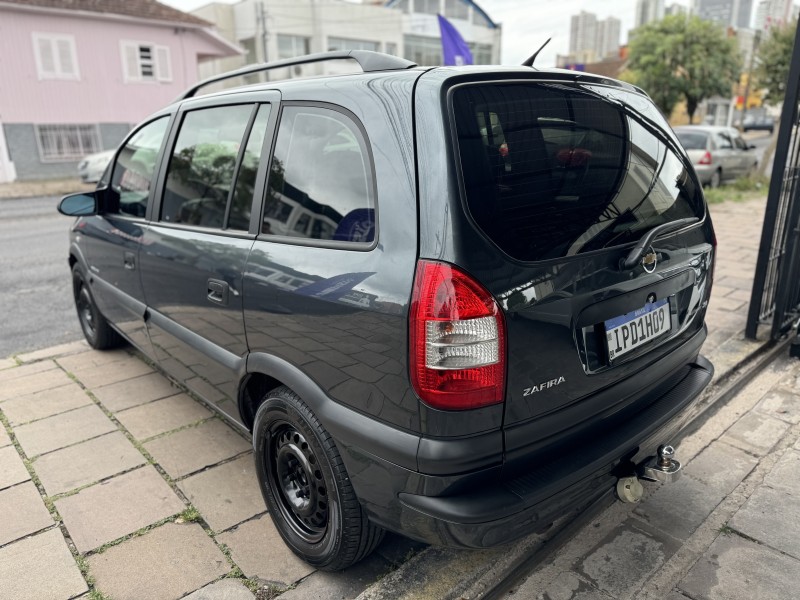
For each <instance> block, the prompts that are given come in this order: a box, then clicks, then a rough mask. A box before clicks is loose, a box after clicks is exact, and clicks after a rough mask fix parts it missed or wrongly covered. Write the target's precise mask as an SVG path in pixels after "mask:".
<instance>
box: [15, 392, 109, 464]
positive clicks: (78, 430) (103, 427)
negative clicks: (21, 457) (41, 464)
mask: <svg viewBox="0 0 800 600" xmlns="http://www.w3.org/2000/svg"><path fill="white" fill-rule="evenodd" d="M116 429H117V426H116V425H114V423H113V422H112V421H111V420H110V419H109V418H108V417H107V416H105V414H103V411H102V410H100V409H99V408H98V407H97V406H96V405H95V404H91V405H89V406H84V407H83V408H76V409H75V410H71V411H69V412H66V413H63V414H60V415H55V416H53V417H48V418H46V419H40V420H39V421H34V422H33V423H29V424H27V425H21V426H20V427H17V428H16V429H14V434H15V435H16V436H17V441H18V442H19V443H20V445H21V446H22V449H23V450H24V451H25V454H27V455H28V457H29V458H30V457H33V456H36V455H38V454H44V453H45V452H50V451H52V450H58V449H59V448H64V447H65V446H70V445H72V444H75V443H77V442H82V441H84V440H88V439H90V438H93V437H97V436H99V435H103V434H104V433H109V432H111V431H115V430H116Z"/></svg>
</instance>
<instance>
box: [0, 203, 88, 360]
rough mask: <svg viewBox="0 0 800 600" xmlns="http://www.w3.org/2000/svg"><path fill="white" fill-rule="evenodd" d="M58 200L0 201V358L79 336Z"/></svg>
mask: <svg viewBox="0 0 800 600" xmlns="http://www.w3.org/2000/svg"><path fill="white" fill-rule="evenodd" d="M58 200H59V198H57V197H49V198H25V199H19V200H17V199H0V315H2V317H1V318H0V358H4V357H6V356H9V355H11V354H15V353H20V352H27V351H31V350H38V349H40V348H46V347H48V346H53V345H56V344H61V343H64V342H71V341H75V340H79V339H81V337H82V334H81V330H80V326H79V325H78V318H77V316H76V315H75V308H74V305H73V302H72V276H71V274H70V271H69V265H68V264H67V248H68V245H69V234H68V231H69V226H70V223H71V219H69V218H67V217H64V216H62V215H60V214H58V213H57V212H56V205H57V204H58Z"/></svg>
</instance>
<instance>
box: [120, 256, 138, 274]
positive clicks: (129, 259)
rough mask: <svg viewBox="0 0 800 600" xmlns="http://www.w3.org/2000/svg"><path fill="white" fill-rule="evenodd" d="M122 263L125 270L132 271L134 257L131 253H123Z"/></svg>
mask: <svg viewBox="0 0 800 600" xmlns="http://www.w3.org/2000/svg"><path fill="white" fill-rule="evenodd" d="M122 262H123V264H124V265H125V268H126V269H128V270H129V271H133V270H134V269H135V268H136V255H135V254H134V253H133V252H124V253H123V254H122Z"/></svg>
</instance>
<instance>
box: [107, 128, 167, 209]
mask: <svg viewBox="0 0 800 600" xmlns="http://www.w3.org/2000/svg"><path fill="white" fill-rule="evenodd" d="M168 124H169V117H161V118H160V119H156V120H155V121H152V122H150V123H148V124H147V125H144V126H143V127H142V128H141V129H139V130H138V131H137V132H136V133H134V134H133V136H131V138H130V139H129V140H128V141H127V142H125V145H124V146H123V147H122V148H121V149H120V151H119V153H118V154H117V161H116V163H114V167H113V171H112V173H111V185H110V186H109V189H108V192H107V193H106V204H107V206H106V212H107V213H111V214H122V215H129V216H133V217H142V218H143V217H144V216H145V214H146V212H147V203H148V202H149V198H150V188H151V187H152V185H153V183H154V181H155V177H156V170H157V169H156V161H157V159H158V153H159V151H160V149H161V144H162V143H163V141H164V136H165V135H166V133H167V125H168Z"/></svg>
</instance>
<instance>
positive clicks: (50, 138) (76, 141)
mask: <svg viewBox="0 0 800 600" xmlns="http://www.w3.org/2000/svg"><path fill="white" fill-rule="evenodd" d="M36 141H37V142H38V144H39V157H40V158H41V159H42V162H59V161H73V160H79V159H81V158H83V157H84V156H86V155H87V154H93V153H95V152H100V150H101V147H100V133H99V131H98V129H97V125H36Z"/></svg>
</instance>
